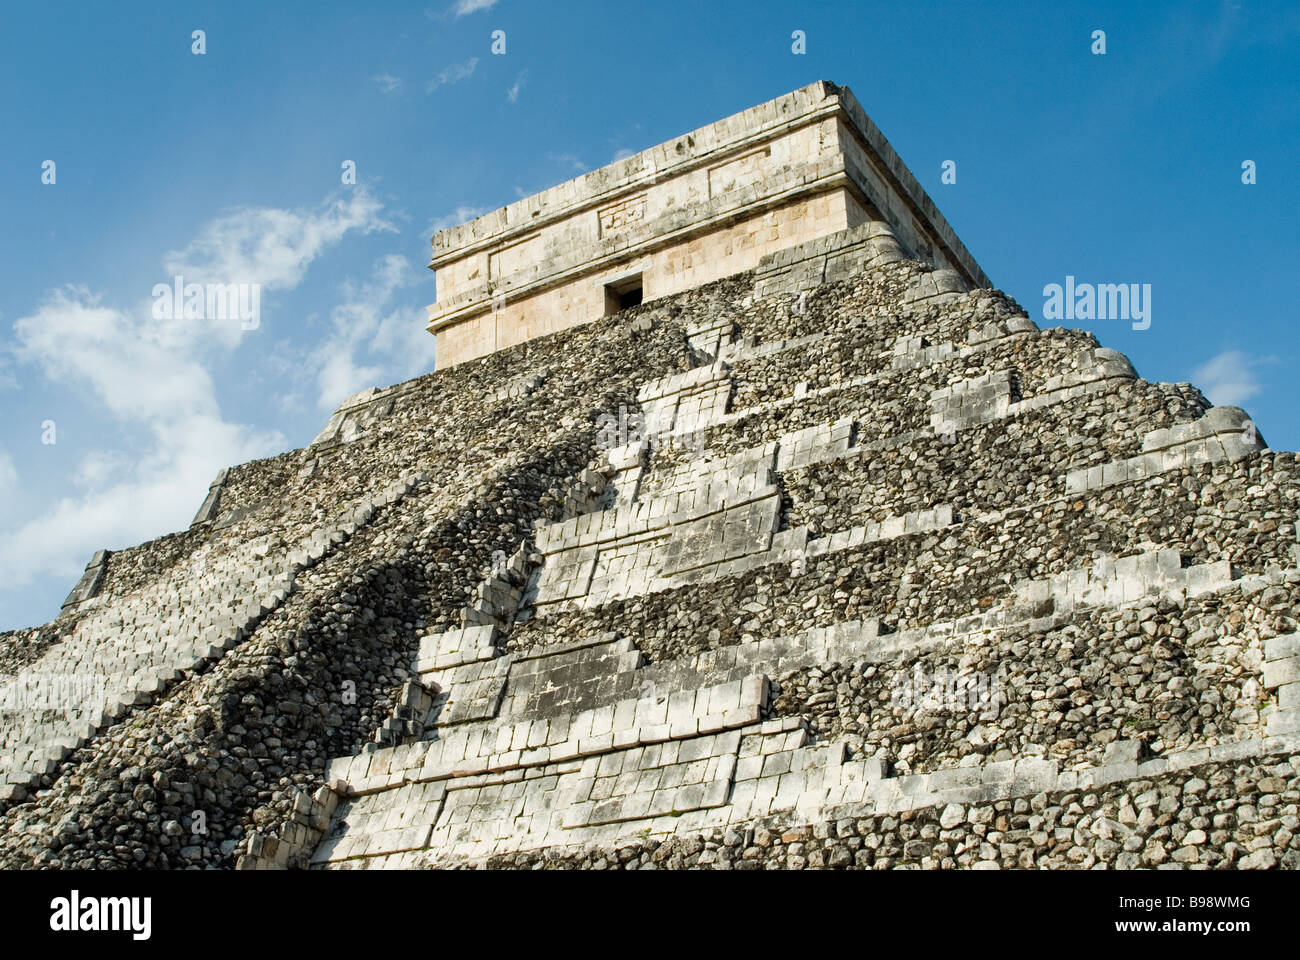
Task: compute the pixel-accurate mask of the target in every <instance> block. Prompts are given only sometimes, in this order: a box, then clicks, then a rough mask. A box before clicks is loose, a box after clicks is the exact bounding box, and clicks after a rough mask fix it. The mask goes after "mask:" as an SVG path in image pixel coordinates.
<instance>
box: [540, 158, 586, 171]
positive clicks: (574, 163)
mask: <svg viewBox="0 0 1300 960" xmlns="http://www.w3.org/2000/svg"><path fill="white" fill-rule="evenodd" d="M546 159H547V160H550V161H551V162H552V163H557V164H559V165H560V166H561V167H564V168H565V169H566V170H570V171H572V172H574V173H584V172H586V170H587V165H586V164H585V163H583V162H582V159H581V158H580V157H579V156H578V155H577V154H576V153H548V154H547V155H546Z"/></svg>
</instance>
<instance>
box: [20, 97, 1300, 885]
mask: <svg viewBox="0 0 1300 960" xmlns="http://www.w3.org/2000/svg"><path fill="white" fill-rule="evenodd" d="M810 117H811V118H812V119H808V118H810ZM805 121H806V122H805ZM810 131H811V133H810ZM828 131H829V133H828ZM831 134H837V135H839V136H840V139H839V140H838V141H835V142H832V140H829V139H828V137H829V136H830V135H831ZM814 135H815V138H816V142H817V143H820V144H827V143H830V144H831V145H830V146H829V147H827V148H826V150H825V152H824V153H817V152H816V151H814V152H813V153H812V154H800V153H799V152H798V151H796V150H794V149H792V148H791V147H790V138H796V139H797V138H799V137H813V136H814ZM849 135H852V136H851V137H850V136H849ZM783 138H784V139H783ZM846 138H848V139H846ZM850 139H851V140H852V142H851V143H850V142H849V140H850ZM688 141H689V142H688ZM679 146H680V147H681V149H677V147H679ZM819 149H820V148H819ZM855 150H856V151H857V153H856V154H855V152H854V151H855ZM746 151H749V152H746ZM764 151H766V152H764ZM755 157H756V158H757V159H753V158H755ZM837 160H838V166H837V163H836V161H837ZM675 164H676V166H674V165H675ZM701 171H703V173H701ZM718 171H721V172H720V173H719V172H718ZM701 177H703V178H704V182H705V187H703V188H701V190H703V192H702V193H700V194H698V195H697V194H692V193H691V189H693V188H691V187H690V184H691V183H693V182H699V181H700V178H701ZM790 184H797V185H801V186H798V187H797V188H796V187H791V186H790ZM715 187H716V188H717V189H715ZM656 190H659V191H661V192H663V191H670V192H671V195H672V197H673V201H674V202H673V203H670V204H665V209H664V212H656V210H655V203H656V202H658V201H657V200H656V193H655V191H656ZM556 191H559V192H558V193H557V192H556ZM556 191H548V193H547V194H543V195H540V199H538V198H530V199H529V200H527V201H521V203H520V204H516V205H512V206H511V207H508V208H506V209H505V210H504V211H501V212H499V214H493V215H489V216H488V217H486V218H481V220H482V222H480V221H474V222H472V223H470V224H467V225H465V226H464V227H460V228H455V229H454V230H453V231H449V232H448V234H445V235H444V234H440V235H439V237H438V238H435V242H434V249H435V256H434V259H435V263H438V262H441V263H443V264H446V265H445V266H440V267H439V285H440V294H441V295H440V297H439V301H438V303H437V304H435V305H434V307H433V308H431V329H434V332H435V333H437V334H438V336H439V337H440V339H439V356H440V359H439V367H440V369H439V370H438V371H436V372H434V373H431V374H429V375H427V376H425V377H421V378H419V379H416V380H412V381H410V382H407V383H402V384H398V385H396V386H392V387H386V388H382V389H372V390H368V391H365V392H364V393H362V394H358V395H356V396H354V397H352V398H350V399H349V400H348V401H346V402H345V403H344V404H343V405H342V407H340V409H339V410H338V412H337V413H336V414H335V415H334V417H333V418H332V419H331V420H330V422H329V424H328V425H327V426H326V428H325V430H324V431H323V432H322V433H321V435H320V436H319V437H317V439H316V441H315V442H314V443H313V444H312V445H310V446H309V447H307V448H305V449H302V450H294V451H291V452H289V453H285V454H283V455H282V456H279V457H274V458H271V459H267V460H262V461H257V462H254V463H248V464H243V465H240V466H234V467H231V468H230V469H229V470H225V471H222V473H221V474H220V475H219V476H218V478H217V479H216V481H215V482H214V483H213V485H212V488H211V490H210V491H209V494H208V496H207V498H206V500H205V501H204V503H203V505H202V507H201V509H200V511H199V513H198V515H197V516H196V518H195V521H194V523H193V525H192V526H191V527H190V528H189V529H188V530H185V531H181V532H178V533H174V534H171V535H168V536H165V537H161V538H159V539H157V540H154V541H151V542H148V543H144V544H141V545H139V546H136V547H131V548H129V549H125V550H121V551H116V552H112V553H108V552H101V553H97V554H96V555H95V557H94V558H92V560H91V562H90V564H89V565H88V566H87V569H86V574H85V575H84V576H83V578H82V580H81V582H80V583H78V584H77V586H76V588H75V589H74V590H73V592H72V594H71V595H70V596H69V598H68V601H67V604H66V605H65V608H64V612H63V614H62V615H61V616H60V617H59V618H58V619H57V620H55V621H54V622H52V623H50V624H47V625H44V626H42V627H39V628H36V629H32V630H19V631H13V632H10V633H6V634H3V635H0V671H2V672H3V675H4V676H3V683H4V686H3V690H4V696H5V700H4V702H3V708H4V711H5V712H4V714H3V718H2V719H3V727H2V729H3V735H2V739H0V774H2V775H3V788H2V789H3V801H0V866H5V867H15V866H38V867H95V868H102V867H148V868H159V867H162V868H183V867H214V866H216V867H234V868H244V869H270V868H278V867H286V866H287V867H315V868H329V869H378V868H392V867H450V866H470V867H480V868H481V867H488V868H493V867H496V868H501V867H506V868H538V867H544V868H573V867H594V868H602V869H603V868H624V867H626V868H640V869H648V868H687V867H699V868H703V867H713V868H732V869H802V868H814V867H859V868H876V869H882V868H890V867H923V868H942V867H969V868H981V869H997V868H1017V867H1020V868H1030V867H1058V868H1091V867H1096V866H1110V867H1120V868H1126V867H1156V866H1170V865H1175V866H1186V867H1200V866H1211V867H1224V866H1230V867H1247V868H1267V867H1273V866H1282V867H1295V866H1297V865H1300V852H1298V849H1300V847H1298V846H1297V842H1296V841H1295V840H1294V838H1293V832H1294V831H1295V829H1296V825H1297V806H1298V804H1300V779H1298V775H1300V639H1298V638H1297V634H1296V632H1295V631H1296V612H1295V611H1296V607H1297V604H1300V555H1298V552H1297V527H1296V517H1297V505H1296V499H1297V497H1298V496H1300V483H1298V482H1297V476H1296V467H1295V457H1294V455H1293V454H1290V453H1276V452H1274V451H1272V450H1270V449H1268V448H1267V447H1266V446H1265V444H1264V441H1263V439H1262V438H1261V437H1260V436H1259V435H1258V433H1257V432H1256V431H1255V430H1254V428H1253V425H1252V424H1251V423H1250V421H1249V419H1248V418H1247V416H1246V414H1245V413H1244V412H1243V411H1241V410H1239V409H1237V408H1233V407H1212V406H1211V405H1210V404H1209V403H1208V402H1207V401H1206V400H1205V398H1204V397H1203V396H1202V395H1201V393H1200V392H1199V391H1198V390H1196V389H1195V388H1194V387H1192V386H1191V385H1189V384H1185V383H1184V384H1167V383H1150V382H1147V381H1146V380H1143V379H1140V378H1138V376H1137V374H1136V372H1135V371H1134V369H1133V367H1132V366H1131V365H1130V364H1129V362H1128V361H1127V359H1126V358H1125V357H1124V356H1123V355H1121V354H1119V353H1117V352H1116V351H1114V350H1109V349H1106V348H1104V347H1101V346H1100V345H1099V343H1098V341H1097V340H1096V339H1095V338H1094V337H1093V336H1092V335H1090V334H1089V333H1086V332H1084V331H1080V330H1066V329H1060V328H1057V329H1048V330H1043V329H1039V328H1038V326H1037V325H1036V324H1035V323H1034V322H1033V321H1032V320H1031V319H1030V318H1029V317H1028V316H1027V315H1026V313H1025V312H1024V311H1023V310H1022V309H1021V308H1020V307H1019V306H1018V305H1017V304H1016V303H1015V302H1014V301H1012V300H1011V299H1010V298H1009V297H1007V296H1005V295H1004V294H1002V293H1000V292H998V291H996V290H993V289H990V288H989V286H988V283H987V280H986V279H985V278H984V276H983V273H982V272H981V271H980V270H979V268H978V267H977V266H976V265H975V263H974V260H973V259H972V258H971V257H970V255H969V254H968V253H967V252H966V251H965V249H964V247H961V245H960V243H959V242H958V241H957V240H956V238H955V235H953V234H952V232H951V229H950V228H948V227H947V225H946V224H945V223H943V221H942V218H941V217H939V215H938V212H937V210H935V209H934V206H933V204H932V203H931V202H930V201H929V198H927V197H925V196H924V192H923V191H921V190H920V188H919V186H918V185H916V183H915V180H914V179H912V178H911V176H910V174H906V168H905V167H903V166H902V165H901V162H900V161H898V159H897V157H896V155H894V154H893V152H892V150H889V149H888V145H887V143H885V142H884V140H883V137H880V135H879V132H878V131H875V128H874V126H870V121H869V120H866V118H865V115H863V114H861V111H860V108H858V107H857V106H856V102H855V101H853V100H852V98H851V95H849V94H848V91H846V90H844V89H843V88H837V87H835V86H834V85H831V84H817V85H813V87H809V88H805V89H804V90H803V91H797V92H796V93H794V94H791V95H788V96H787V97H785V98H781V99H780V100H778V101H773V102H772V103H769V104H765V105H763V106H762V107H758V108H755V110H754V111H747V112H746V113H745V114H741V115H737V117H736V118H729V119H728V120H724V121H721V122H720V123H719V124H715V125H714V126H713V127H710V128H705V129H704V130H703V131H696V132H695V133H694V134H692V135H690V136H688V137H685V138H682V140H679V141H677V142H676V144H674V143H669V144H666V145H664V146H662V147H659V148H655V149H654V150H652V151H647V152H646V153H645V154H640V155H638V156H637V157H634V158H630V159H629V160H627V161H621V162H620V164H616V165H614V166H613V167H611V168H606V169H605V170H603V171H596V172H595V173H593V174H589V175H587V177H585V178H580V180H579V181H574V182H573V184H569V185H564V186H563V187H561V188H556ZM638 191H639V192H638ZM665 195H667V194H665ZM638 196H641V197H642V199H641V200H638V199H637V197H638ZM774 198H775V199H774ZM728 205H730V206H728ZM814 208H815V209H816V210H818V211H820V213H819V214H818V216H817V217H814V216H813V215H812V214H811V213H809V211H811V210H813V209H814ZM638 210H639V211H640V212H639V213H638V212H637V211H638ZM792 210H793V211H795V212H794V214H791V211H792ZM534 211H539V212H540V215H539V216H535V215H534ZM593 211H595V218H594V219H593V218H591V217H589V216H588V214H591V213H592V212H593ZM611 211H612V212H611ZM566 218H567V219H566ZM552 222H553V223H555V224H558V225H559V226H557V227H556V228H555V230H556V233H555V235H554V236H552V235H549V234H548V233H547V229H549V228H548V227H546V226H543V225H541V224H543V223H552ZM566 224H567V225H566ZM575 224H576V226H575ZM588 227H590V228H591V229H592V230H596V231H598V234H599V235H598V236H597V237H596V239H594V240H590V239H589V240H588V241H583V240H582V237H583V236H584V235H583V234H582V233H581V231H582V230H586V229H588ZM533 229H536V230H537V231H538V232H537V233H536V234H535V238H539V239H534V238H532V237H530V238H527V239H525V240H523V241H520V240H519V239H518V238H519V236H520V235H522V234H523V233H527V232H528V231H529V230H533ZM790 230H795V231H796V235H795V236H794V239H795V240H797V242H793V243H791V242H789V241H790V240H791V239H792V237H791V234H790ZM798 231H805V233H806V234H808V233H810V234H811V235H804V236H803V237H802V239H800V237H799V235H798ZM534 242H535V243H536V246H535V247H534V248H532V252H528V251H523V252H521V251H520V249H519V248H520V246H522V245H526V244H528V243H534ZM583 242H586V243H587V246H586V247H585V248H584V247H583ZM584 249H585V250H586V251H587V253H586V254H584V253H583V251H584ZM566 258H567V259H566ZM474 263H479V264H481V273H480V274H478V275H476V273H475V271H479V270H480V267H478V266H474V265H473V264H474ZM457 264H460V265H462V266H463V269H462V266H457ZM493 264H495V267H494V266H493ZM547 271H550V272H549V273H548V272H547ZM709 271H712V272H713V273H714V274H715V275H714V276H712V277H708V276H705V274H706V273H707V272H709ZM444 273H445V274H446V276H447V277H448V278H449V279H447V280H446V283H445V285H444ZM629 278H631V279H629ZM629 283H639V284H641V285H642V286H640V287H637V288H636V294H637V297H640V298H642V300H643V302H641V303H640V304H636V305H626V303H625V299H620V298H626V296H627V294H628V292H629V291H630V290H632V289H633V288H632V287H630V286H629V285H628V284H629ZM674 287H676V288H677V289H673V288H674ZM584 291H586V292H585V293H584ZM588 294H590V296H591V297H593V298H594V297H599V298H600V302H598V303H597V302H596V301H595V300H593V301H592V302H591V303H588V302H587V300H584V299H582V298H583V297H586V296H587V295H588ZM611 296H612V297H613V298H614V299H613V301H611V300H610V299H609V298H610V297H611ZM634 299H635V298H634ZM503 301H504V304H503ZM593 304H594V306H593ZM476 305H477V306H476ZM512 310H513V311H515V313H511V312H510V311H512ZM488 323H490V324H492V326H491V327H488V326H486V324H488ZM449 331H450V332H451V333H449ZM484 331H490V338H489V337H488V334H486V333H485V332H484ZM444 337H446V341H445V342H446V343H447V344H448V348H447V349H448V351H449V352H448V354H444V353H443V345H444V339H443V338H444ZM446 357H450V358H451V359H450V360H449V361H448V362H444V358H446Z"/></svg>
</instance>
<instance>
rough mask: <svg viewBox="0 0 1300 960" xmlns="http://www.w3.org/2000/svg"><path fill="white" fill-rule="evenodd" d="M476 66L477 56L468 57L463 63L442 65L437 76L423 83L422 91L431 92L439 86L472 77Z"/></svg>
mask: <svg viewBox="0 0 1300 960" xmlns="http://www.w3.org/2000/svg"><path fill="white" fill-rule="evenodd" d="M477 67H478V57H470V58H469V59H468V60H466V61H465V62H464V63H453V64H452V65H451V66H450V67H444V68H443V70H442V72H441V73H439V74H438V76H436V77H435V78H434V79H432V80H430V81H429V82H428V83H426V84H425V85H424V92H425V93H433V91H435V90H437V89H438V88H439V87H442V86H446V85H448V84H452V83H460V81H462V80H464V79H466V78H468V77H472V76H473V75H474V70H475V69H476V68H477Z"/></svg>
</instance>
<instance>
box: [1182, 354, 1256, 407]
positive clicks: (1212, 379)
mask: <svg viewBox="0 0 1300 960" xmlns="http://www.w3.org/2000/svg"><path fill="white" fill-rule="evenodd" d="M1272 361H1273V357H1254V356H1251V355H1249V354H1246V353H1243V352H1242V351H1240V350H1225V351H1223V352H1222V353H1220V354H1218V355H1217V356H1214V357H1211V358H1210V359H1209V360H1207V361H1206V362H1205V363H1203V364H1201V365H1200V366H1199V367H1197V368H1196V370H1195V372H1194V373H1193V374H1192V382H1193V383H1195V384H1196V385H1197V386H1198V387H1200V388H1201V391H1202V392H1203V393H1204V394H1205V395H1206V397H1208V398H1209V400H1210V402H1211V403H1213V404H1215V405H1218V406H1223V405H1227V406H1234V407H1236V406H1241V405H1242V404H1243V403H1245V402H1246V401H1247V400H1249V399H1250V398H1251V397H1253V396H1255V395H1256V394H1257V393H1259V391H1260V390H1261V389H1262V385H1261V383H1260V378H1259V368H1260V367H1261V366H1263V365H1265V364H1267V363H1270V362H1272Z"/></svg>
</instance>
